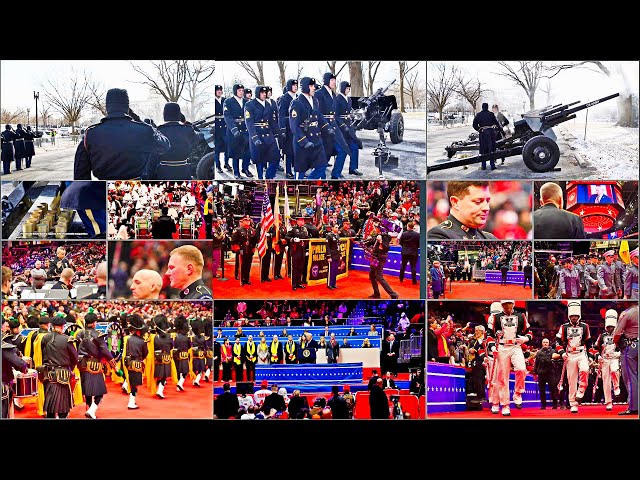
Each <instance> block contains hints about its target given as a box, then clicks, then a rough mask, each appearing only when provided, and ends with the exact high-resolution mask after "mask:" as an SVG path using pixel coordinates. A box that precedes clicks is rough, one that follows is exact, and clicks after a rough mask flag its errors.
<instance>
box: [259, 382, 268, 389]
mask: <svg viewBox="0 0 640 480" xmlns="http://www.w3.org/2000/svg"><path fill="white" fill-rule="evenodd" d="M260 386H261V387H262V388H267V387H268V386H269V382H267V381H266V380H262V383H261V384H260Z"/></svg>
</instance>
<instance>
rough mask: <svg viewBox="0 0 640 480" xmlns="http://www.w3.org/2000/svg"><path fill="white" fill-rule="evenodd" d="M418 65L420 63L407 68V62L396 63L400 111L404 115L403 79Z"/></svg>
mask: <svg viewBox="0 0 640 480" xmlns="http://www.w3.org/2000/svg"><path fill="white" fill-rule="evenodd" d="M418 65H420V62H416V63H414V64H413V65H412V66H409V62H407V61H406V60H400V61H398V78H399V80H400V85H399V86H398V87H399V90H400V111H401V112H403V113H404V111H405V110H404V91H405V90H404V79H405V77H406V76H407V74H408V73H409V72H410V71H411V70H413V69H414V68H416V67H417V66H418Z"/></svg>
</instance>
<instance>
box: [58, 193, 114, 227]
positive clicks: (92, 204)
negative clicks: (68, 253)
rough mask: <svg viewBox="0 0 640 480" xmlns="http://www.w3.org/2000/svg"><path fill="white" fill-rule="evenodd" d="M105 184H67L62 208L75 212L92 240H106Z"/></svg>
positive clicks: (62, 198) (61, 200)
mask: <svg viewBox="0 0 640 480" xmlns="http://www.w3.org/2000/svg"><path fill="white" fill-rule="evenodd" d="M106 195H107V185H106V183H105V182H65V187H64V191H63V192H62V196H61V197H60V208H68V209H71V210H75V211H76V213H77V215H78V216H79V217H80V220H82V225H83V226H84V229H85V232H86V233H87V235H89V237H90V238H105V237H106V231H107V206H106V204H105V201H104V199H105V198H106Z"/></svg>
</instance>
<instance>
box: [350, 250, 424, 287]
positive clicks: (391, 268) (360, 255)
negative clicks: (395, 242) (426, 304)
mask: <svg viewBox="0 0 640 480" xmlns="http://www.w3.org/2000/svg"><path fill="white" fill-rule="evenodd" d="M401 251H402V247H399V246H391V247H390V248H389V257H388V258H387V263H386V265H385V266H384V274H385V275H392V276H394V277H399V276H400V267H401V266H402V254H401ZM351 269H352V270H366V271H367V272H368V271H369V262H368V261H367V259H366V258H364V250H362V248H361V247H358V246H354V247H353V257H352V261H351ZM416 272H417V274H416V278H417V279H418V280H420V256H419V255H418V264H417V265H416ZM404 277H405V279H409V280H411V265H410V264H409V263H407V266H406V267H405V269H404Z"/></svg>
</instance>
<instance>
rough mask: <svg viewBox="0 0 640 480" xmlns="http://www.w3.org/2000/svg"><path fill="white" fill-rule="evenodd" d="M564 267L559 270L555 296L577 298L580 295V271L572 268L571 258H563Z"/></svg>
mask: <svg viewBox="0 0 640 480" xmlns="http://www.w3.org/2000/svg"><path fill="white" fill-rule="evenodd" d="M563 263H564V268H563V269H562V270H560V278H559V281H558V292H557V298H578V296H579V295H580V273H579V272H578V271H577V270H576V269H575V268H573V258H571V257H567V258H565V259H564V262H563Z"/></svg>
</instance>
